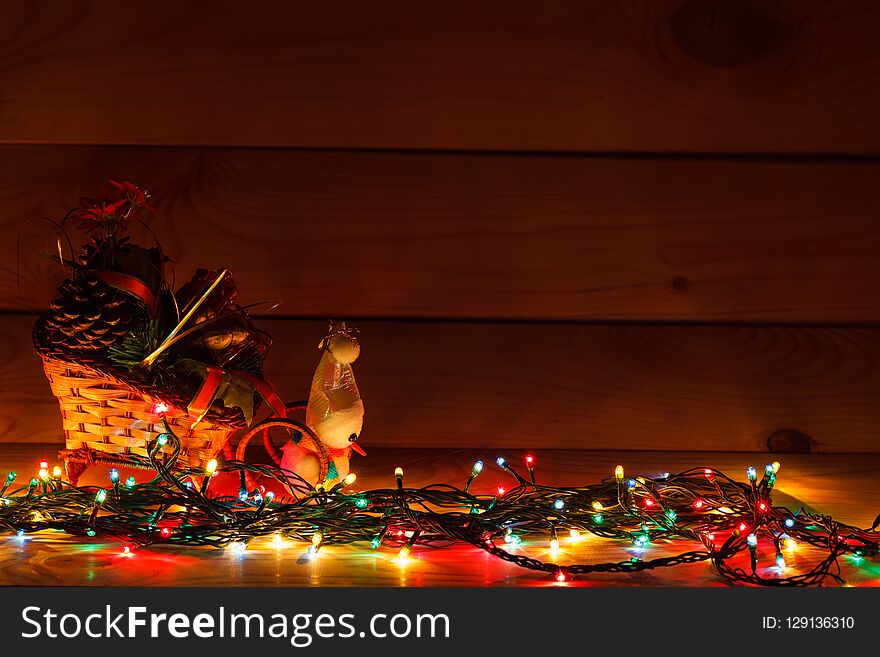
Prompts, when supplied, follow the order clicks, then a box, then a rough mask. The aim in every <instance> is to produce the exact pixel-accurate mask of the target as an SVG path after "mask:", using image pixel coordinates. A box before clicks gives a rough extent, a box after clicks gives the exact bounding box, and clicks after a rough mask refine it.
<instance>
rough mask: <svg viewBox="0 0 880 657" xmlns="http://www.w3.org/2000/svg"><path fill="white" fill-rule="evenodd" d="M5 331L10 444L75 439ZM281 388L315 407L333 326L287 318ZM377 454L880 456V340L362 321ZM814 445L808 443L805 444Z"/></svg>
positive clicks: (26, 331) (4, 395)
mask: <svg viewBox="0 0 880 657" xmlns="http://www.w3.org/2000/svg"><path fill="white" fill-rule="evenodd" d="M31 321H32V320H31V319H30V318H28V317H20V316H7V317H6V318H4V321H3V323H2V325H0V440H3V441H11V442H46V441H53V440H55V441H60V440H61V433H60V417H59V415H58V411H57V408H56V406H55V404H54V400H53V399H52V397H51V395H50V392H49V387H48V384H47V382H46V381H45V379H44V377H43V374H42V371H41V368H40V366H39V363H38V362H37V361H36V359H35V358H34V357H33V356H32V354H31V353H30V325H31ZM261 325H262V326H263V327H264V328H266V329H267V330H268V331H269V332H270V333H271V334H272V335H273V337H274V344H273V347H272V352H271V354H270V357H269V365H268V376H269V377H270V378H271V379H272V380H273V381H274V382H275V383H276V385H277V386H278V387H279V389H280V391H281V393H282V395H283V396H284V397H285V399H288V400H293V399H303V398H305V397H306V396H307V393H308V385H309V383H310V381H311V376H312V373H313V371H314V367H315V365H316V364H317V358H318V354H317V351H316V350H315V345H316V344H317V342H318V341H319V340H320V338H321V337H322V336H323V332H324V329H325V326H324V325H323V324H322V323H321V322H317V321H293V320H272V321H263V322H261ZM360 328H361V329H362V338H363V354H362V356H361V359H360V360H359V361H358V362H357V364H356V367H355V371H356V375H357V379H358V383H359V385H360V388H361V392H362V394H363V396H364V399H365V404H366V409H367V416H366V423H365V429H364V433H363V436H362V441H361V442H362V444H363V446H364V447H365V449H366V450H367V451H368V452H369V451H370V450H371V449H372V448H376V447H388V446H399V447H449V448H452V447H468V448H483V447H520V448H524V449H541V448H547V449H549V448H564V449H635V450H637V449H642V450H645V449H655V450H695V449H702V450H718V451H755V450H762V451H766V450H768V438H769V437H770V436H771V435H773V434H775V433H776V432H778V431H779V430H782V429H789V430H796V431H798V432H801V433H802V434H805V435H806V436H807V437H808V438H806V439H804V438H803V436H801V437H800V443H799V442H798V440H797V437H798V435H800V434H797V435H795V439H794V440H792V439H788V438H786V437H785V436H787V435H791V434H785V433H783V434H779V435H782V436H783V438H782V439H781V440H779V441H778V442H774V449H786V450H790V449H811V450H813V451H817V452H877V451H880V434H878V427H880V406H878V404H877V399H878V398H880V330H876V329H824V328H800V329H798V328H783V327H778V328H777V327H765V328H750V327H670V326H621V325H616V326H608V325H583V326H573V325H571V326H570V325H515V324H513V325H501V324H499V325H492V324H458V323H421V322H373V321H367V322H361V323H360ZM801 443H802V444H801Z"/></svg>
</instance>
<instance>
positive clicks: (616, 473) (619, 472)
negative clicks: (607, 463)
mask: <svg viewBox="0 0 880 657" xmlns="http://www.w3.org/2000/svg"><path fill="white" fill-rule="evenodd" d="M614 477H615V478H616V479H617V481H623V466H622V465H618V466H617V467H616V468H614Z"/></svg>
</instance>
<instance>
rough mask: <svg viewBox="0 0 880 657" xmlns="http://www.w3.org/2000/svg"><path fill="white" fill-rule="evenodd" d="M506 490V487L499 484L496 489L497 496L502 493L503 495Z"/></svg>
mask: <svg viewBox="0 0 880 657" xmlns="http://www.w3.org/2000/svg"><path fill="white" fill-rule="evenodd" d="M506 492H507V489H506V488H504V486H499V487H498V490H497V491H496V493H498V496H499V497H501V496H502V495H504V493H506Z"/></svg>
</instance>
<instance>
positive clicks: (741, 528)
mask: <svg viewBox="0 0 880 657" xmlns="http://www.w3.org/2000/svg"><path fill="white" fill-rule="evenodd" d="M738 529H739V530H740V531H741V532H744V531H745V530H746V529H748V525H746V523H744V522H741V523H739V528H738Z"/></svg>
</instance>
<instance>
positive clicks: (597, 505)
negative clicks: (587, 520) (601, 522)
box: [593, 500, 605, 511]
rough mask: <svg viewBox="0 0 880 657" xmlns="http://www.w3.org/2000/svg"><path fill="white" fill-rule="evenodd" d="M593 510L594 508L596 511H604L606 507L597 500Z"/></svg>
mask: <svg viewBox="0 0 880 657" xmlns="http://www.w3.org/2000/svg"><path fill="white" fill-rule="evenodd" d="M593 508H594V509H595V510H596V511H602V510H603V509H604V508H605V507H604V506H602V503H601V502H600V501H599V500H595V501H594V502H593Z"/></svg>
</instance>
